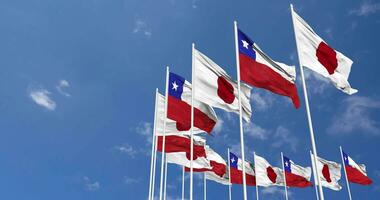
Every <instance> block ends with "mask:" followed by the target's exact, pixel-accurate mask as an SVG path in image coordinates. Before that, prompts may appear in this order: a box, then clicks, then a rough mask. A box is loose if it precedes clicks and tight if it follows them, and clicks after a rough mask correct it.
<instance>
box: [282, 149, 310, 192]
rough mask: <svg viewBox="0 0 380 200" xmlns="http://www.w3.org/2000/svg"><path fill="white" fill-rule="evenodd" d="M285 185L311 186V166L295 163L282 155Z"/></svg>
mask: <svg viewBox="0 0 380 200" xmlns="http://www.w3.org/2000/svg"><path fill="white" fill-rule="evenodd" d="M283 159H284V169H285V179H286V186H288V187H308V186H311V185H312V183H311V182H310V178H311V168H310V167H301V166H299V165H296V164H295V163H294V162H293V161H292V160H290V159H289V158H287V157H285V156H283Z"/></svg>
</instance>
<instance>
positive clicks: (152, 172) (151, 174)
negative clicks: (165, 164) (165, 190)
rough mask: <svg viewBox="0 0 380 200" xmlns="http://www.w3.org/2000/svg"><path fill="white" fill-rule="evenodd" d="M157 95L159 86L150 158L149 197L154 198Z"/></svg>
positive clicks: (155, 104)
mask: <svg viewBox="0 0 380 200" xmlns="http://www.w3.org/2000/svg"><path fill="white" fill-rule="evenodd" d="M157 95H158V88H156V94H155V103H154V120H153V121H154V123H153V133H152V154H151V158H150V178H149V197H148V199H150V200H152V196H154V195H152V194H153V188H154V183H153V177H154V176H155V174H156V173H155V171H154V169H153V168H154V167H153V166H154V164H155V162H156V158H155V155H154V154H155V151H156V149H155V148H156V145H155V144H156V119H157V100H158V98H157Z"/></svg>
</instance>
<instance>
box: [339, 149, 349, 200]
mask: <svg viewBox="0 0 380 200" xmlns="http://www.w3.org/2000/svg"><path fill="white" fill-rule="evenodd" d="M339 149H340V156H341V157H342V164H343V171H344V176H345V177H346V183H347V191H348V196H349V197H350V200H352V197H351V190H350V183H349V182H348V177H347V171H346V165H345V162H344V158H343V150H342V146H339Z"/></svg>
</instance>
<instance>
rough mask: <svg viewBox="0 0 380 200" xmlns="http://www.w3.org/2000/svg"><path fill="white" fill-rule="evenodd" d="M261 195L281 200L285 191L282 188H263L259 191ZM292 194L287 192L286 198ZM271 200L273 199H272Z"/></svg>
mask: <svg viewBox="0 0 380 200" xmlns="http://www.w3.org/2000/svg"><path fill="white" fill-rule="evenodd" d="M260 191H261V193H262V194H263V195H270V196H274V195H277V196H279V197H280V196H281V198H279V199H283V198H284V197H285V189H284V187H264V188H263V189H262V190H260ZM292 195H293V193H292V192H291V191H289V190H288V197H290V196H292ZM272 199H273V198H272Z"/></svg>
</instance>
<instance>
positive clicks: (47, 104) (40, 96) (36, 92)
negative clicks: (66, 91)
mask: <svg viewBox="0 0 380 200" xmlns="http://www.w3.org/2000/svg"><path fill="white" fill-rule="evenodd" d="M49 95H50V92H49V91H48V90H45V89H31V90H30V92H29V97H30V98H31V99H32V100H33V101H34V102H35V103H36V104H37V105H39V106H42V107H44V108H46V109H48V110H51V111H53V110H55V108H56V107H57V105H56V103H55V102H54V101H53V100H52V99H51V98H50V96H49Z"/></svg>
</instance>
